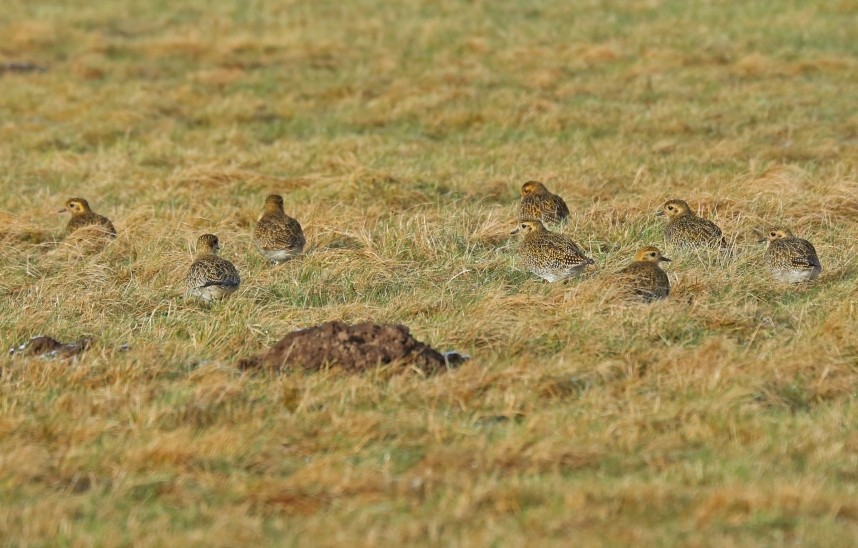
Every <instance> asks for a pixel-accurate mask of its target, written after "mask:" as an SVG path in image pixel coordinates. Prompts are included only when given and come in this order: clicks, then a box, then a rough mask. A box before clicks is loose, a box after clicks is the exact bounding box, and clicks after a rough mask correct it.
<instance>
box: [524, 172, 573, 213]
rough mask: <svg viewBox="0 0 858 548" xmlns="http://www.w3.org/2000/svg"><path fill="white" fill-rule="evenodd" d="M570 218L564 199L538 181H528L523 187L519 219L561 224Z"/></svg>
mask: <svg viewBox="0 0 858 548" xmlns="http://www.w3.org/2000/svg"><path fill="white" fill-rule="evenodd" d="M568 216H569V208H568V207H567V206H566V202H564V201H563V198H561V197H560V196H558V195H557V194H552V193H551V192H549V191H548V189H547V188H545V185H543V184H542V183H540V182H538V181H528V182H526V183H524V184H523V185H521V204H520V205H519V207H518V218H519V219H536V220H538V221H542V222H543V223H559V222H560V221H562V220H563V219H565V218H566V217H568Z"/></svg>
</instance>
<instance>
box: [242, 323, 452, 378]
mask: <svg viewBox="0 0 858 548" xmlns="http://www.w3.org/2000/svg"><path fill="white" fill-rule="evenodd" d="M462 359H463V358H462V357H461V356H460V355H458V354H456V355H455V358H453V357H450V356H445V355H444V354H441V353H440V352H438V351H437V350H434V349H433V348H431V347H430V346H428V345H426V344H424V343H422V342H420V341H418V340H417V339H415V338H414V337H412V336H411V333H409V332H408V328H407V327H405V326H404V325H393V324H383V325H379V324H374V323H370V322H364V323H359V324H355V325H348V324H346V323H343V322H339V321H334V322H327V323H323V324H322V325H317V326H315V327H310V328H308V329H302V330H299V331H294V332H292V333H289V334H288V335H286V336H285V337H283V339H281V340H280V342H278V343H277V344H275V345H274V346H273V347H271V349H270V350H269V351H268V352H266V353H264V354H260V355H258V356H255V357H252V358H246V359H243V360H240V361H239V362H238V367H239V368H241V369H276V370H281V369H284V368H289V369H304V370H308V371H315V370H318V369H320V368H322V367H326V366H335V367H340V368H342V369H345V370H346V371H349V372H353V373H358V372H361V371H366V370H367V369H371V368H374V367H378V366H380V365H387V364H396V365H397V366H402V367H403V368H406V367H417V368H419V369H420V370H421V371H423V372H425V373H434V372H436V371H438V370H440V369H445V368H446V367H447V366H448V363H449V365H457V362H458V361H461V360H462Z"/></svg>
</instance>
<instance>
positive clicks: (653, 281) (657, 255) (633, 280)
mask: <svg viewBox="0 0 858 548" xmlns="http://www.w3.org/2000/svg"><path fill="white" fill-rule="evenodd" d="M662 261H668V262H669V261H670V259H668V258H667V257H663V256H662V255H661V251H659V249H658V248H657V247H653V246H648V247H644V248H641V249H639V250H638V252H637V253H635V260H634V262H632V264H630V265H629V266H627V267H625V268H624V269H622V270H620V272H619V274H620V276H621V277H622V278H623V280H624V282H625V284H626V286H627V287H628V288H629V289H630V290H632V291H634V293H635V295H640V296H641V297H643V299H644V300H645V301H647V302H650V301H653V300H655V299H664V298H666V297H667V296H668V294H669V293H670V280H669V279H668V278H667V273H665V271H664V270H662V269H661V267H659V266H658V263H660V262H662Z"/></svg>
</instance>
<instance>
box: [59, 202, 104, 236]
mask: <svg viewBox="0 0 858 548" xmlns="http://www.w3.org/2000/svg"><path fill="white" fill-rule="evenodd" d="M66 211H68V212H69V213H71V219H69V222H68V224H67V225H66V234H67V235H68V234H71V233H72V232H74V231H75V230H77V229H79V228H83V227H85V226H95V227H98V228H100V229H101V230H102V231H103V232H104V233H105V234H106V235H108V236H110V237H111V238H114V237H116V229H115V228H114V227H113V223H111V222H110V219H108V218H107V217H105V216H104V215H99V214H98V213H95V212H94V211H93V210H92V209H90V207H89V202H87V201H86V200H84V199H83V198H71V199H69V200H68V201H66V206H65V207H64V208H63V209H61V210H59V211H58V213H65V212H66Z"/></svg>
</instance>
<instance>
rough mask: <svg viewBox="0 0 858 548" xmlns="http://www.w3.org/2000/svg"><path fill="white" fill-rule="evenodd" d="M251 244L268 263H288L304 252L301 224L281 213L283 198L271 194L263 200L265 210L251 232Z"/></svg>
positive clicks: (304, 242)
mask: <svg viewBox="0 0 858 548" xmlns="http://www.w3.org/2000/svg"><path fill="white" fill-rule="evenodd" d="M253 243H254V244H255V245H256V248H257V249H258V250H259V252H260V253H261V254H262V255H263V256H264V257H265V258H266V259H268V260H269V261H272V262H275V263H279V262H282V261H288V260H289V259H291V258H292V257H295V256H296V255H300V254H301V253H302V252H303V251H304V244H306V243H307V240H306V239H305V238H304V231H303V230H301V224H300V223H299V222H298V221H297V220H295V219H293V218H292V217H290V216H288V215H286V213H284V211H283V198H282V197H281V196H279V195H277V194H272V195H270V196H268V197H267V198H265V209H264V210H263V212H262V216H261V217H260V218H259V221H258V222H257V223H256V228H255V229H254V230H253Z"/></svg>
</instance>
